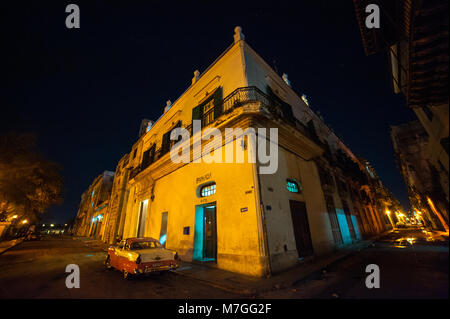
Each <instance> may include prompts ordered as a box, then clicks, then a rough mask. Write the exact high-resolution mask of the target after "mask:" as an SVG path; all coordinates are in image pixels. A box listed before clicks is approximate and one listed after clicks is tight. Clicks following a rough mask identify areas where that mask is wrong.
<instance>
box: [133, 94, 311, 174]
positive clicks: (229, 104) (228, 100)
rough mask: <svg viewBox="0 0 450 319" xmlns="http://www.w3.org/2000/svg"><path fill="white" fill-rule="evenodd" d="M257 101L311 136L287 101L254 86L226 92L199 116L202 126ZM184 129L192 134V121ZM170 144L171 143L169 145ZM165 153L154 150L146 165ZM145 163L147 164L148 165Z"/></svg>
mask: <svg viewBox="0 0 450 319" xmlns="http://www.w3.org/2000/svg"><path fill="white" fill-rule="evenodd" d="M252 102H258V103H260V107H264V108H265V109H266V110H268V111H269V112H270V113H271V114H272V115H274V116H275V117H276V118H280V119H284V120H286V121H287V122H289V123H290V124H292V125H295V127H296V128H297V129H298V130H299V131H301V132H302V133H303V134H304V135H305V136H308V137H309V138H312V136H311V133H310V132H309V130H308V128H307V127H306V126H305V125H304V124H303V123H301V122H300V121H299V120H297V119H295V118H293V117H292V116H290V117H289V116H288V114H286V112H285V109H286V106H288V107H289V108H290V107H291V106H290V105H288V104H287V103H285V105H284V107H283V106H282V105H281V104H280V102H279V101H277V99H273V98H270V97H269V96H268V95H267V94H265V93H264V92H263V91H261V90H260V89H259V88H257V87H256V86H248V87H241V88H237V89H236V90H234V91H233V92H231V93H230V94H228V95H227V96H226V97H225V98H224V99H223V100H222V102H221V103H220V104H219V105H215V106H214V107H213V108H211V109H210V110H208V111H207V112H205V113H204V114H203V116H202V118H201V121H202V127H205V126H207V125H209V124H211V123H213V122H215V121H216V120H217V119H218V117H220V116H221V115H223V114H227V113H229V112H231V111H233V110H234V109H236V108H238V107H241V106H243V105H245V104H248V103H252ZM185 129H186V130H188V131H189V134H190V135H191V136H192V123H191V124H190V125H188V126H186V127H185ZM174 143H175V141H171V144H174ZM170 146H172V145H170ZM164 154H165V153H163V152H162V151H161V148H160V149H158V150H157V151H156V152H155V155H154V158H153V161H152V162H151V163H148V165H150V164H152V163H153V162H155V161H157V160H158V159H159V158H160V157H162V156H163V155H164ZM148 165H147V166H148ZM143 169H144V168H143V167H141V166H138V167H136V168H134V169H132V170H131V171H130V179H132V178H134V177H135V176H136V175H137V174H139V172H141V171H142V170H143Z"/></svg>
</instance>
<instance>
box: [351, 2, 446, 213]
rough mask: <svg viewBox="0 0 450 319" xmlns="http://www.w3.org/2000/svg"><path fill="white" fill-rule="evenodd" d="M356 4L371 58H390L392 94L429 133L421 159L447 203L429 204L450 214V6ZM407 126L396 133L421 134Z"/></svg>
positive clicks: (383, 3)
mask: <svg viewBox="0 0 450 319" xmlns="http://www.w3.org/2000/svg"><path fill="white" fill-rule="evenodd" d="M353 3H354V5H355V11H356V16H357V20H358V24H359V27H360V30H361V37H362V42H363V46H364V50H365V52H366V54H367V55H371V54H376V53H380V52H384V53H385V54H387V55H388V59H389V64H390V65H389V68H390V70H391V72H390V73H391V78H392V86H393V90H394V92H395V93H397V94H402V95H403V96H404V97H405V100H406V105H407V106H408V107H410V108H411V109H412V110H413V111H414V113H415V114H416V115H417V118H418V119H419V121H420V124H421V125H422V127H423V129H424V131H426V136H425V135H423V134H421V136H422V137H421V140H423V139H425V138H426V141H421V142H420V143H421V145H422V146H423V148H421V154H422V159H426V161H427V162H428V164H429V170H431V171H432V172H431V173H430V174H432V175H433V176H435V177H436V178H434V179H433V183H434V184H435V185H434V186H433V187H434V188H436V190H435V191H434V193H435V194H437V193H441V194H443V197H444V198H445V199H439V200H438V202H439V204H438V203H434V204H433V203H431V204H430V205H438V206H440V207H439V208H437V209H439V210H441V211H442V212H444V211H446V212H448V209H449V177H448V172H449V105H448V102H449V99H448V88H449V83H448V42H449V41H448V27H449V15H448V1H447V0H433V1H431V0H430V1H408V0H396V1H393V0H377V1H375V2H374V1H370V0H353ZM371 3H375V4H377V5H378V6H379V8H380V21H381V24H382V27H381V28H378V29H369V28H367V27H366V25H365V19H366V17H367V15H368V13H366V12H365V8H366V7H367V5H369V4H371ZM407 126H408V125H406V126H403V128H404V130H403V133H401V132H399V130H401V129H400V127H398V129H396V130H394V131H396V132H399V133H400V134H402V135H404V133H405V132H407V131H408V130H409V131H411V129H412V127H413V126H414V130H415V131H417V130H419V128H418V127H417V124H413V125H412V126H410V128H407ZM411 139H414V136H412V137H411ZM427 171H428V170H427ZM404 176H406V175H404ZM406 182H407V184H408V183H411V181H406ZM415 183H418V185H416V186H415V187H416V188H421V186H420V185H419V184H420V183H422V184H426V183H428V182H427V181H420V180H418V179H415ZM408 185H410V186H413V185H411V184H408ZM437 188H440V189H439V190H438V189H437ZM435 196H437V195H435ZM433 201H434V200H433ZM411 204H412V205H415V204H414V203H411Z"/></svg>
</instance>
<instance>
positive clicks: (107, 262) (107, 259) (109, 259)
mask: <svg viewBox="0 0 450 319" xmlns="http://www.w3.org/2000/svg"><path fill="white" fill-rule="evenodd" d="M105 267H106V269H108V270H110V269H111V268H112V266H111V256H109V255H108V256H107V257H106V260H105Z"/></svg>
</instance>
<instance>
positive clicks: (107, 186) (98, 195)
mask: <svg viewBox="0 0 450 319" xmlns="http://www.w3.org/2000/svg"><path fill="white" fill-rule="evenodd" d="M113 180H114V172H110V171H104V172H103V173H102V174H100V175H99V176H97V178H95V180H94V181H93V182H92V184H91V185H90V186H89V188H88V189H87V190H86V191H85V192H84V193H83V194H82V195H81V202H80V205H79V208H78V213H77V217H76V218H75V222H74V234H75V235H77V236H90V237H93V238H96V239H102V238H103V233H104V223H103V218H104V214H105V212H106V210H107V209H106V208H107V207H108V203H109V198H110V196H111V188H112V184H113Z"/></svg>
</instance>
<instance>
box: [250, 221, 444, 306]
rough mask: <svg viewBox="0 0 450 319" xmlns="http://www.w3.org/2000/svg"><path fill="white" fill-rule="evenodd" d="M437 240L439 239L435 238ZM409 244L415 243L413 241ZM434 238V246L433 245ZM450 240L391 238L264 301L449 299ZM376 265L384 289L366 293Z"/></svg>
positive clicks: (400, 234)
mask: <svg viewBox="0 0 450 319" xmlns="http://www.w3.org/2000/svg"><path fill="white" fill-rule="evenodd" d="M431 236H434V237H431ZM407 238H410V239H411V238H414V240H410V241H408V240H407ZM432 238H433V240H431V239H432ZM448 253H449V246H448V237H447V238H445V237H438V236H436V234H435V235H431V234H430V233H428V234H425V233H424V232H422V231H421V230H416V229H410V230H405V229H403V230H399V231H396V232H393V233H390V234H388V235H386V236H384V237H382V238H380V239H378V240H377V241H376V242H374V244H373V245H372V246H371V247H369V248H366V249H363V250H361V251H359V252H357V253H355V254H353V255H350V256H349V257H347V258H345V259H343V260H341V261H339V262H337V263H336V264H334V265H330V266H329V267H328V268H327V269H325V271H324V272H322V273H319V274H316V275H314V276H313V277H312V278H308V279H307V280H304V281H302V282H299V283H298V284H296V285H295V286H293V287H291V288H289V289H283V290H277V291H273V292H269V293H265V294H262V295H260V296H258V297H259V298H283V299H291V298H296V299H303V298H314V299H335V298H336V299H338V298H340V299H443V298H445V299H448V291H449V287H448V285H449V278H448V270H449V254H448ZM369 264H376V265H378V267H379V271H380V272H379V273H380V288H372V289H368V288H367V287H366V284H365V282H366V277H367V276H368V275H369V273H366V266H367V265H369Z"/></svg>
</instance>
